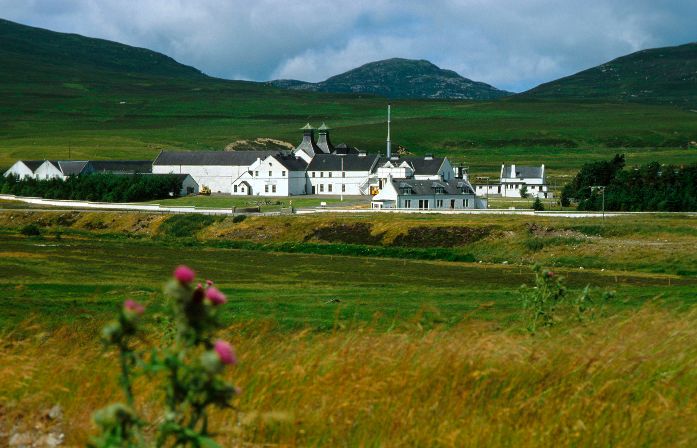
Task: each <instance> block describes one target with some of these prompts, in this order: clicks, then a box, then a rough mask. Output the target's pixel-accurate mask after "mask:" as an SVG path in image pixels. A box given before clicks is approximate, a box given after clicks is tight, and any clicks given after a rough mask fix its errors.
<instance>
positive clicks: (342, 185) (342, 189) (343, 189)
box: [341, 184, 346, 193]
mask: <svg viewBox="0 0 697 448" xmlns="http://www.w3.org/2000/svg"><path fill="white" fill-rule="evenodd" d="M341 192H342V193H346V184H341Z"/></svg>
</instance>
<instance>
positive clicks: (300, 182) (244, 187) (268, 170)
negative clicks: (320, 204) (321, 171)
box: [231, 153, 308, 196]
mask: <svg viewBox="0 0 697 448" xmlns="http://www.w3.org/2000/svg"><path fill="white" fill-rule="evenodd" d="M306 169H307V162H305V160H303V159H301V158H299V157H295V156H294V155H292V154H283V153H277V154H273V155H268V156H267V157H265V158H264V159H261V158H258V159H257V160H256V161H254V163H252V164H251V165H250V166H249V168H248V169H247V170H246V171H245V172H243V173H242V175H240V176H239V177H238V178H237V179H235V180H234V181H233V182H232V191H231V194H233V195H240V196H243V195H261V196H296V195H300V194H307V191H308V189H307V182H306V175H305V170H306Z"/></svg>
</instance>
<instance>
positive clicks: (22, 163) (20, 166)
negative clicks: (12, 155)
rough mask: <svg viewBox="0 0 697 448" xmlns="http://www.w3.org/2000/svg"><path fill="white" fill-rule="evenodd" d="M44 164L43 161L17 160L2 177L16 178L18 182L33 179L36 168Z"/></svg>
mask: <svg viewBox="0 0 697 448" xmlns="http://www.w3.org/2000/svg"><path fill="white" fill-rule="evenodd" d="M43 163H44V160H18V161H16V162H15V163H14V165H12V166H11V167H10V169H9V170H7V171H5V174H3V176H5V177H8V176H17V177H18V178H19V179H20V180H21V179H26V178H34V176H35V173H36V170H37V168H39V167H40V166H41V165H42V164H43Z"/></svg>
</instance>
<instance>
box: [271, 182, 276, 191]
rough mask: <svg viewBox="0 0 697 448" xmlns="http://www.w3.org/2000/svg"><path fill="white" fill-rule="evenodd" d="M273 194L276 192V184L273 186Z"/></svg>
mask: <svg viewBox="0 0 697 448" xmlns="http://www.w3.org/2000/svg"><path fill="white" fill-rule="evenodd" d="M271 192H272V193H275V192H276V184H273V185H271Z"/></svg>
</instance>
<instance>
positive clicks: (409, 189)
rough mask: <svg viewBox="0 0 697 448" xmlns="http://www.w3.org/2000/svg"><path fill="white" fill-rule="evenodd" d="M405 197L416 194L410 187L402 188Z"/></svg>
mask: <svg viewBox="0 0 697 448" xmlns="http://www.w3.org/2000/svg"><path fill="white" fill-rule="evenodd" d="M400 190H401V192H402V194H403V195H412V194H414V192H413V191H412V189H411V188H409V187H404V188H400Z"/></svg>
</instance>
